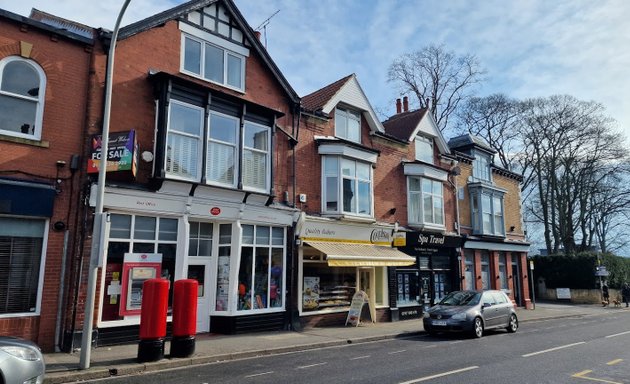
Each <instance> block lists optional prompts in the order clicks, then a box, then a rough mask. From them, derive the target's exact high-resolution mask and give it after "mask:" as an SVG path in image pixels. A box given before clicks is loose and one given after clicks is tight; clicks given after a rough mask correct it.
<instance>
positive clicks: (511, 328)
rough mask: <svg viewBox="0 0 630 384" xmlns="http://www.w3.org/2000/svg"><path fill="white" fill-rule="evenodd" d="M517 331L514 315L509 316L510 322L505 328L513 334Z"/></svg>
mask: <svg viewBox="0 0 630 384" xmlns="http://www.w3.org/2000/svg"><path fill="white" fill-rule="evenodd" d="M517 329H518V319H517V318H516V315H515V314H511V315H510V322H509V323H508V326H507V331H508V332H510V333H514V332H516V330H517Z"/></svg>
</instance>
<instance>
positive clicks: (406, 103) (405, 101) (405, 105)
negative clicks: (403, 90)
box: [403, 96, 409, 112]
mask: <svg viewBox="0 0 630 384" xmlns="http://www.w3.org/2000/svg"><path fill="white" fill-rule="evenodd" d="M403 112H409V99H408V98H407V96H405V97H403Z"/></svg>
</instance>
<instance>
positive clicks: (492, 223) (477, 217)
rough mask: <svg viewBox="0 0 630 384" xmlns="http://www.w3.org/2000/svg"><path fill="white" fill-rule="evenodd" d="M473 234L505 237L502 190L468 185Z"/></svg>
mask: <svg viewBox="0 0 630 384" xmlns="http://www.w3.org/2000/svg"><path fill="white" fill-rule="evenodd" d="M469 188H470V190H471V194H470V202H471V216H472V227H473V233H474V234H479V235H482V234H483V235H493V236H505V225H504V217H503V196H504V194H505V192H504V191H503V190H497V189H493V188H489V187H481V186H480V185H469Z"/></svg>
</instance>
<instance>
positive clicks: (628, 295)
mask: <svg viewBox="0 0 630 384" xmlns="http://www.w3.org/2000/svg"><path fill="white" fill-rule="evenodd" d="M621 298H622V299H623V302H624V303H626V308H628V301H630V285H628V283H623V286H622V287H621Z"/></svg>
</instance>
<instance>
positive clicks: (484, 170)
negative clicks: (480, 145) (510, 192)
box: [473, 151, 492, 181]
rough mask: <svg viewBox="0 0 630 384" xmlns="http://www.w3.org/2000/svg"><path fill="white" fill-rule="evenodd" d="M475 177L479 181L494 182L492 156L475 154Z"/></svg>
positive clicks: (481, 153) (476, 152) (480, 153)
mask: <svg viewBox="0 0 630 384" xmlns="http://www.w3.org/2000/svg"><path fill="white" fill-rule="evenodd" d="M473 155H474V156H475V160H473V177H474V178H475V179H477V180H483V181H492V179H491V178H490V174H491V173H490V163H491V159H490V155H488V154H485V153H483V152H478V151H475V152H474V153H473Z"/></svg>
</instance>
